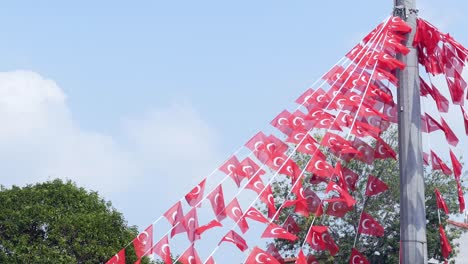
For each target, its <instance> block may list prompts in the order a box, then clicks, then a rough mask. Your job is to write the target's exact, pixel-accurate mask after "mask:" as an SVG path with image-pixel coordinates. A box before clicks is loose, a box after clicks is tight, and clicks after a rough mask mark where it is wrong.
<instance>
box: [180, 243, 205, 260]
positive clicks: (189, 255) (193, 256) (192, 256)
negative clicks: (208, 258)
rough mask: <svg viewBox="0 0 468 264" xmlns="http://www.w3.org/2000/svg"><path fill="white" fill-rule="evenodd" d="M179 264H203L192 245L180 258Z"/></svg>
mask: <svg viewBox="0 0 468 264" xmlns="http://www.w3.org/2000/svg"><path fill="white" fill-rule="evenodd" d="M179 262H181V263H182V264H202V263H203V262H202V261H201V260H200V257H199V256H198V253H197V251H196V250H195V247H194V245H193V244H192V245H190V247H189V248H187V249H186V250H185V252H184V253H183V254H182V255H181V256H180V257H179Z"/></svg>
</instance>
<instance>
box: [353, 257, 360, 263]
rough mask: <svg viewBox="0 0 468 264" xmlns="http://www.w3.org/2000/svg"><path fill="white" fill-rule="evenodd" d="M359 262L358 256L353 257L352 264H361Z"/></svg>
mask: <svg viewBox="0 0 468 264" xmlns="http://www.w3.org/2000/svg"><path fill="white" fill-rule="evenodd" d="M356 258H358V261H359V262H356ZM360 261H361V257H360V256H354V257H353V264H360V263H362V262H360Z"/></svg>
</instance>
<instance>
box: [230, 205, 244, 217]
mask: <svg viewBox="0 0 468 264" xmlns="http://www.w3.org/2000/svg"><path fill="white" fill-rule="evenodd" d="M236 212H239V215H238V214H237V213H236ZM231 213H232V214H233V215H234V216H236V217H241V216H242V211H241V209H240V208H239V207H234V208H232V210H231Z"/></svg>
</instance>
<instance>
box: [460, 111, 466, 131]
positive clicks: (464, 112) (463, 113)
mask: <svg viewBox="0 0 468 264" xmlns="http://www.w3.org/2000/svg"><path fill="white" fill-rule="evenodd" d="M460 109H461V112H462V115H463V123H464V124H465V133H466V135H468V112H466V111H465V108H464V107H463V106H460Z"/></svg>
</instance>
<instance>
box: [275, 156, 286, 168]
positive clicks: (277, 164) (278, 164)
mask: <svg viewBox="0 0 468 264" xmlns="http://www.w3.org/2000/svg"><path fill="white" fill-rule="evenodd" d="M282 160H284V159H283V158H282V157H276V158H274V159H273V164H274V165H275V166H276V167H279V166H281V165H280V163H279V162H278V161H282ZM283 163H284V162H283Z"/></svg>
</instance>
